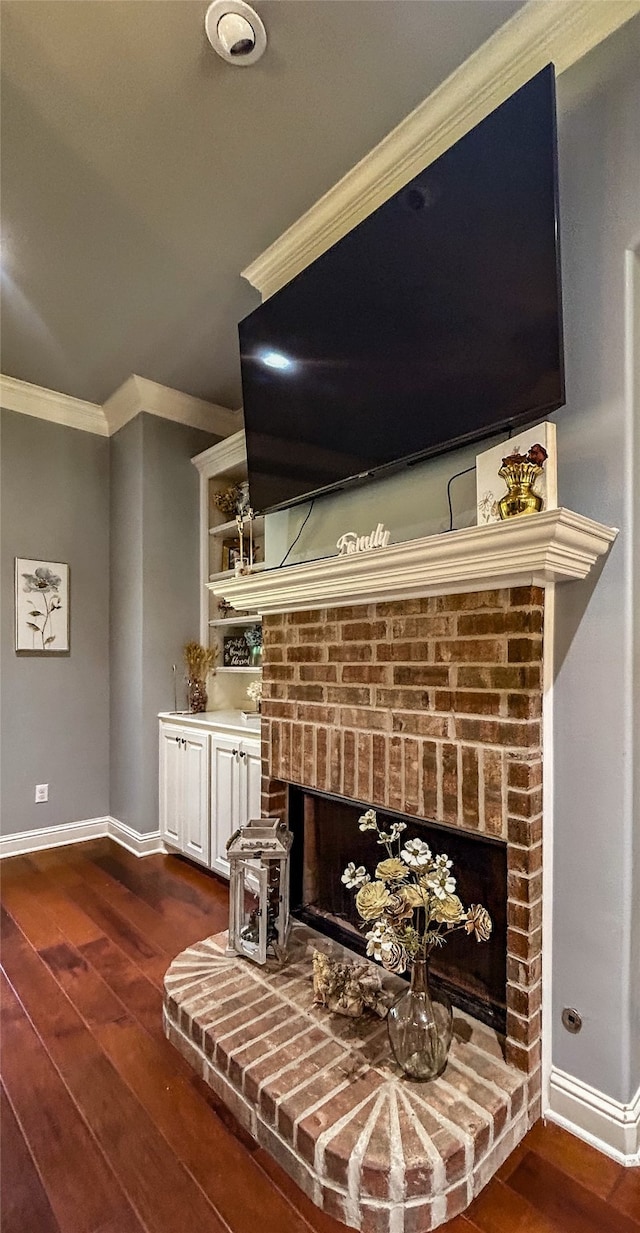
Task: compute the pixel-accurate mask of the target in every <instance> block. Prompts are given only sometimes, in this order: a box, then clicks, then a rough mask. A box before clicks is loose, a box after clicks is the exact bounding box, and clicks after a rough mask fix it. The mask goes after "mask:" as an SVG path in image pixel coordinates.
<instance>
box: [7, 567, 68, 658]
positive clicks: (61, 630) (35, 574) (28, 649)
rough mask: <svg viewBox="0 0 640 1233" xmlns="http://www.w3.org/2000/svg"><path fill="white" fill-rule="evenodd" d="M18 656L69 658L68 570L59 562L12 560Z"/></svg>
mask: <svg viewBox="0 0 640 1233" xmlns="http://www.w3.org/2000/svg"><path fill="white" fill-rule="evenodd" d="M14 585H15V600H14V623H15V650H16V654H17V655H45V656H46V655H69V654H70V650H71V645H70V628H71V622H70V611H71V609H70V598H71V590H70V570H69V566H68V565H67V564H66V563H65V562H62V561H46V560H42V558H38V559H34V558H32V557H16V558H15V584H14Z"/></svg>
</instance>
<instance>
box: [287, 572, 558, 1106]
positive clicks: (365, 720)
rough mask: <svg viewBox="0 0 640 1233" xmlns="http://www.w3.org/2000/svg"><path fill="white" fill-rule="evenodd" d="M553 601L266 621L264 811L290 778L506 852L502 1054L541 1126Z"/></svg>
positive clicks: (432, 599) (442, 603)
mask: <svg viewBox="0 0 640 1233" xmlns="http://www.w3.org/2000/svg"><path fill="white" fill-rule="evenodd" d="M543 608H544V592H543V590H542V589H541V588H539V587H535V586H520V587H511V588H502V589H497V590H484V591H474V592H469V593H466V594H455V595H445V596H429V597H426V598H414V599H406V600H394V601H391V602H383V603H371V604H363V605H355V606H345V607H328V608H318V609H314V610H311V611H301V612H289V613H281V614H274V615H269V616H265V618H264V666H263V679H264V700H263V728H262V741H263V745H262V750H263V809H264V812H265V813H272V814H273V813H279V812H280V813H281V812H282V811H283V809H284V808H285V805H286V789H285V785H287V784H295V785H300V786H302V787H306V788H311V789H315V790H317V791H319V792H323V793H329V794H331V795H332V796H339V797H345V798H348V799H349V800H355V801H360V802H363V803H366V804H367V805H369V804H372V805H374V806H376V807H378V808H380V809H384V808H387V809H389V810H392V811H394V812H398V813H402V814H405V815H412V816H414V817H416V818H424V819H427V820H429V821H431V822H435V823H442V824H445V825H446V826H448V827H454V828H457V829H460V830H462V831H466V832H468V833H470V834H474V835H485V836H488V837H491V838H492V839H496V840H499V841H501V842H502V843H504V845H505V847H506V858H507V907H506V915H507V933H506V939H507V941H506V946H507V955H506V975H507V981H506V1006H507V1013H506V1029H507V1030H506V1042H505V1052H506V1058H507V1060H508V1061H509V1062H510V1063H511V1064H512V1065H514V1066H515V1067H517V1068H518V1069H519V1070H520V1071H522V1072H524V1073H525V1074H526V1075H527V1078H528V1085H527V1086H528V1103H529V1118H530V1121H534V1120H535V1119H536V1118H537V1117H538V1116H539V1113H540V1087H541V1084H540V1067H541V1042H540V1037H541V1001H542V998H541V979H542V970H541V968H542V964H541V947H542V927H541V926H542V752H541V717H542V630H543V614H544V612H543ZM501 893H503V892H501ZM489 906H491V905H489Z"/></svg>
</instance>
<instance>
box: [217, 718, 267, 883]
mask: <svg viewBox="0 0 640 1233" xmlns="http://www.w3.org/2000/svg"><path fill="white" fill-rule="evenodd" d="M259 817H260V742H259V741H247V740H245V739H240V740H237V739H236V740H234V739H232V738H231V737H228V736H217V735H215V734H212V736H211V818H212V849H211V868H212V869H215V870H216V872H217V873H222V874H224V876H225V877H228V876H229V862H228V860H227V851H226V845H227V840H228V839H229V838H230V837H231V835H232V834H233V832H234V831H235V830H237V829H238V827H239V826H244V825H245V823H246V822H248V820H249V818H259ZM214 820H215V822H214Z"/></svg>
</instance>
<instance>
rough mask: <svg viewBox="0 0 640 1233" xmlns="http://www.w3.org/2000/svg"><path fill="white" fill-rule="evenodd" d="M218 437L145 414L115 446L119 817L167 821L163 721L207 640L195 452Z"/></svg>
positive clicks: (145, 828)
mask: <svg viewBox="0 0 640 1233" xmlns="http://www.w3.org/2000/svg"><path fill="white" fill-rule="evenodd" d="M216 440H217V438H216V437H213V436H211V435H210V434H208V433H205V432H200V431H198V430H197V429H194V428H188V427H186V426H185V425H182V424H174V423H172V422H170V421H168V420H163V419H160V418H158V417H157V416H153V415H147V414H142V415H139V416H137V417H136V419H135V420H132V421H130V423H128V424H126V425H125V426H124V428H122V429H121V430H120V432H118V433H116V434H115V435H114V436H113V437H112V438H111V441H110V445H111V451H112V453H111V733H112V737H111V813H112V814H113V816H114V817H116V818H118V819H119V820H120V821H121V822H126V823H127V824H128V825H129V826H132V827H133V828H134V830H137V831H139V832H141V833H146V832H149V831H154V830H156V829H157V826H158V722H157V714H158V711H160V710H172V709H173V676H172V672H171V665H172V664H173V663H175V664H177V666H178V677H179V692H178V705H179V706H182V705H184V685H183V677H184V668H183V663H182V647H183V645H184V643H185V642H187V641H188V640H189V639H196V640H198V638H199V504H198V502H199V497H198V493H199V488H198V473H197V471H196V469H195V467H194V466H193V465H192V463H191V458H192V457H193V455H194V454H198V453H200V452H201V451H202V450H204V449H207V448H208V446H210V445H213V444H214V443H215V441H216Z"/></svg>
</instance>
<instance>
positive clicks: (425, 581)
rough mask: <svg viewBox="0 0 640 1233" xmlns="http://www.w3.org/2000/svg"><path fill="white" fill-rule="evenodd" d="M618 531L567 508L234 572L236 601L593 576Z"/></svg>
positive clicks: (274, 605)
mask: <svg viewBox="0 0 640 1233" xmlns="http://www.w3.org/2000/svg"><path fill="white" fill-rule="evenodd" d="M617 534H618V532H617V529H616V528H615V527H607V526H604V525H603V524H602V523H599V522H594V521H593V519H591V518H585V517H584V515H582V514H576V513H573V512H572V511H571V510H567V509H554V510H547V511H546V512H545V513H542V514H536V515H535V516H533V517H529V518H513V519H511V520H510V521H508V522H499V523H493V524H490V525H488V526H480V527H467V528H464V529H463V530H461V531H452V532H450V533H448V534H440V535H429V536H426V537H424V538H422V539H413V540H409V541H407V542H406V543H402V544H389V546H388V547H386V548H376V549H372V550H370V551H368V552H363V553H354V554H351V555H349V556H334V557H325V558H323V559H322V560H319V561H308V562H304V563H303V564H300V565H289V566H284V567H283V568H274V569H264V570H261V571H260V572H258V573H255V574H241V575H238V576H237V577H235V578H230V579H229V580H228V581H227V582H226V583H225V584H224V586H223V587H221V585H220V583H217V584H216V593H217V594H221V593H222V594H223V596H224V598H225V599H226V600H227V601H228V602H229V603H231V604H233V606H234V608H239V609H244V608H249V609H252V610H254V611H257V612H260V613H265V614H266V613H277V612H298V611H302V610H305V609H311V608H320V607H324V606H326V605H328V604H366V603H374V602H378V601H384V600H396V599H411V598H414V597H422V596H427V595H451V594H456V593H460V592H464V591H480V590H486V589H488V588H497V587H517V586H528V585H533V586H542V587H544V586H547V585H548V584H549V583H552V582H566V581H570V580H571V579H576V578H586V576H587V574H588V573H589V571H590V570H591V569H592V568H593V566H594V565H595V563H596V561H597V560H598V558H599V557H601V556H604V555H605V553H606V552H607V551H608V549H609V547H610V545H611V544H612V543H613V541H614V539H615V538H616V535H617Z"/></svg>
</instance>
